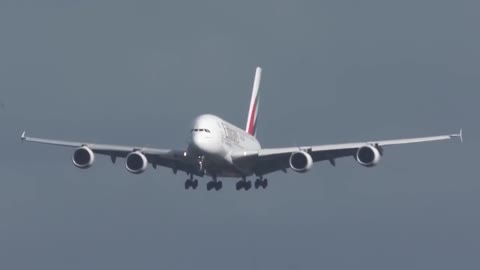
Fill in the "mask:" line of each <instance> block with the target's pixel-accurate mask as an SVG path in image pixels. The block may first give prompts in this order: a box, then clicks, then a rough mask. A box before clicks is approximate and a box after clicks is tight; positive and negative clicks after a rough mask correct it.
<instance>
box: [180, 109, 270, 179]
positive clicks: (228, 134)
mask: <svg viewBox="0 0 480 270" xmlns="http://www.w3.org/2000/svg"><path fill="white" fill-rule="evenodd" d="M187 144H188V146H187V154H188V155H190V156H194V157H202V158H203V162H204V168H205V170H206V173H207V174H208V175H214V176H222V177H239V176H240V177H241V176H249V175H251V174H252V173H253V172H252V168H248V167H249V166H240V165H238V164H234V162H233V160H232V153H239V152H242V151H251V150H258V149H260V148H261V146H260V143H259V142H258V140H257V139H256V138H255V137H254V136H252V135H250V134H248V133H247V132H246V131H244V130H242V129H240V128H238V127H236V126H235V125H233V124H231V123H229V122H227V121H225V120H223V119H221V118H220V117H217V116H215V115H211V114H203V115H200V116H198V117H197V118H195V119H194V120H193V123H192V127H191V130H190V133H189V135H188V139H187Z"/></svg>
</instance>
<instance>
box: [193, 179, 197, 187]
mask: <svg viewBox="0 0 480 270" xmlns="http://www.w3.org/2000/svg"><path fill="white" fill-rule="evenodd" d="M197 187H198V180H197V179H195V180H193V181H192V188H193V189H197Z"/></svg>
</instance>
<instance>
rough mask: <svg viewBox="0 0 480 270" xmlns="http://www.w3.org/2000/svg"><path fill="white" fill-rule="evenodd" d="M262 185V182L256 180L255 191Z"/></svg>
mask: <svg viewBox="0 0 480 270" xmlns="http://www.w3.org/2000/svg"><path fill="white" fill-rule="evenodd" d="M261 185H262V183H261V182H260V180H258V179H257V180H255V189H258V188H259V187H260V186H261Z"/></svg>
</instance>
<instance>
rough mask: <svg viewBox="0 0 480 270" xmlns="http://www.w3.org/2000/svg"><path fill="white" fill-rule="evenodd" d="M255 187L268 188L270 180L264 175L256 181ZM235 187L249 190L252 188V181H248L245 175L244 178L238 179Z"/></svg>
mask: <svg viewBox="0 0 480 270" xmlns="http://www.w3.org/2000/svg"><path fill="white" fill-rule="evenodd" d="M254 186H255V189H259V188H260V187H262V188H263V189H266V188H267V186H268V180H267V179H264V178H263V177H262V176H260V177H259V178H257V179H256V180H255V183H254ZM235 188H236V189H237V190H241V189H244V190H249V189H251V188H252V182H251V181H248V180H247V179H246V178H245V177H243V178H242V180H240V181H238V182H237V184H236V185H235Z"/></svg>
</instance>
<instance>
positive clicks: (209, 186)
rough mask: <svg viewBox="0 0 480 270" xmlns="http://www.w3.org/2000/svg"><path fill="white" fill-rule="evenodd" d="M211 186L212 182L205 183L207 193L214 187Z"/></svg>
mask: <svg viewBox="0 0 480 270" xmlns="http://www.w3.org/2000/svg"><path fill="white" fill-rule="evenodd" d="M213 185H214V183H213V182H208V183H207V190H208V191H210V190H212V188H213V187H214V186H213Z"/></svg>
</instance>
